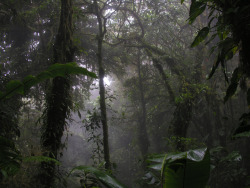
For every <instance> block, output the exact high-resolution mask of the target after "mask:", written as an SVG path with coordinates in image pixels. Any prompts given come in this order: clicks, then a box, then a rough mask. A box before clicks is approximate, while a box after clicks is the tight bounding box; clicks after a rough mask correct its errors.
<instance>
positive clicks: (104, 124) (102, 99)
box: [94, 0, 111, 170]
mask: <svg viewBox="0 0 250 188" xmlns="http://www.w3.org/2000/svg"><path fill="white" fill-rule="evenodd" d="M94 7H95V14H96V16H97V21H98V26H99V34H98V36H97V40H98V49H97V50H98V51H97V58H98V67H99V73H98V74H99V89H100V91H99V94H100V108H101V121H102V129H103V149H104V160H105V169H107V170H111V163H110V155H109V140H108V122H107V121H108V120H107V110H106V101H105V86H104V76H105V69H104V67H103V61H102V44H103V38H104V35H105V33H106V19H105V18H103V20H102V17H101V12H100V10H99V7H98V4H97V0H94Z"/></svg>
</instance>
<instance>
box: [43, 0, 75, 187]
mask: <svg viewBox="0 0 250 188" xmlns="http://www.w3.org/2000/svg"><path fill="white" fill-rule="evenodd" d="M72 14H73V11H72V0H61V15H60V23H59V29H58V33H57V36H56V40H55V44H54V59H53V63H61V64H65V63H67V62H72V61H73V59H74V50H73V49H74V48H73V43H72V33H73V32H72ZM46 98H47V99H46V110H45V113H44V114H45V117H44V126H43V132H42V139H41V141H42V146H43V151H44V156H49V157H51V158H54V159H57V157H58V150H59V149H60V148H61V137H62V135H63V132H64V127H65V126H66V124H67V123H66V119H67V118H68V116H69V113H70V106H71V98H70V80H69V77H67V78H62V77H56V78H54V79H53V80H52V85H51V88H50V90H49V91H48V93H47V96H46ZM41 169H42V174H41V177H40V180H41V184H42V185H43V187H52V186H53V183H54V178H55V163H54V162H43V163H42V164H41Z"/></svg>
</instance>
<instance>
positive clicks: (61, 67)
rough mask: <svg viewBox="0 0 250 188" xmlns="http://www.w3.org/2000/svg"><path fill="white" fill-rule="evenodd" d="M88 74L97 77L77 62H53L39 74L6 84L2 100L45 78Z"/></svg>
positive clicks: (0, 93)
mask: <svg viewBox="0 0 250 188" xmlns="http://www.w3.org/2000/svg"><path fill="white" fill-rule="evenodd" d="M70 74H75V75H78V74H80V75H86V76H89V77H91V78H97V76H96V75H95V73H93V72H90V71H88V70H87V69H85V68H82V67H78V66H77V64H76V63H67V64H58V63H56V64H53V65H51V66H50V67H49V68H48V69H47V70H46V71H43V72H41V73H40V74H38V75H37V76H32V75H29V76H26V77H25V78H24V79H23V81H19V80H11V81H10V82H8V83H7V85H6V91H5V92H0V100H3V99H5V98H10V97H12V96H13V95H14V94H24V93H25V92H26V91H28V90H29V89H30V88H31V87H32V86H34V85H36V84H38V83H41V82H43V81H44V80H47V79H50V78H55V77H58V76H60V77H66V76H67V75H70Z"/></svg>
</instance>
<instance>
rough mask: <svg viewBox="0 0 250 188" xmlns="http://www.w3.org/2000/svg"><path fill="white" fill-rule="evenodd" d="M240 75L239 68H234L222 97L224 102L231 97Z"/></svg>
mask: <svg viewBox="0 0 250 188" xmlns="http://www.w3.org/2000/svg"><path fill="white" fill-rule="evenodd" d="M241 76H242V72H241V70H240V69H239V68H236V69H234V72H233V75H232V78H231V83H230V85H229V86H228V88H227V92H226V96H225V97H224V103H225V102H227V100H228V99H229V98H231V97H232V96H233V95H234V94H235V92H236V90H237V87H238V85H239V81H240V78H241Z"/></svg>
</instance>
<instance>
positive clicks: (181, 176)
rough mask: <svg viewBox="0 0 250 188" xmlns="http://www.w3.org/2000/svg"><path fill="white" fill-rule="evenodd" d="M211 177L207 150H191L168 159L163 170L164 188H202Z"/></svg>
mask: <svg viewBox="0 0 250 188" xmlns="http://www.w3.org/2000/svg"><path fill="white" fill-rule="evenodd" d="M209 175H210V157H209V152H208V150H207V148H202V149H197V150H190V151H187V152H183V153H179V154H177V155H169V156H167V157H166V160H165V165H164V166H163V169H162V179H163V187H164V188H168V187H171V188H202V187H205V186H206V183H207V181H208V179H209Z"/></svg>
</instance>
